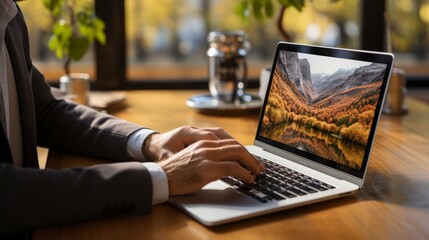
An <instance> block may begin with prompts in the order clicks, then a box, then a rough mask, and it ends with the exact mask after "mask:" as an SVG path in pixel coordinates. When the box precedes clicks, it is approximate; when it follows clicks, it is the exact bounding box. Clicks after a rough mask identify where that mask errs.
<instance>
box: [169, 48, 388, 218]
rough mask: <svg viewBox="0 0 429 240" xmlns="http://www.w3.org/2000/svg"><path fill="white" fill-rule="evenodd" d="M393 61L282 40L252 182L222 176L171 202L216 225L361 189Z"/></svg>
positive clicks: (256, 146)
mask: <svg viewBox="0 0 429 240" xmlns="http://www.w3.org/2000/svg"><path fill="white" fill-rule="evenodd" d="M393 61H394V56H393V55H392V54H389V53H381V52H369V51H359V50H351V49H339V48H331V47H322V46H313V45H303V44H295V43H288V42H280V43H278V45H277V48H276V53H275V57H274V61H273V65H272V68H271V69H272V71H271V76H270V80H269V83H268V87H267V90H266V94H265V99H264V101H263V105H262V109H261V114H260V117H259V124H258V129H257V130H256V137H255V141H254V145H251V146H246V148H247V149H248V151H249V152H250V153H252V154H253V155H255V157H256V158H258V159H259V160H260V161H263V163H264V164H265V166H266V171H265V173H264V174H263V175H261V176H258V177H257V180H256V183H255V184H251V185H250V184H246V183H244V182H243V181H240V179H236V178H233V177H224V178H222V179H221V180H218V181H214V182H212V183H209V184H208V185H206V186H205V187H204V188H202V189H201V190H200V191H198V192H196V193H194V194H191V195H186V196H179V197H172V198H171V199H170V202H171V203H172V204H173V205H175V206H177V207H179V208H180V209H182V210H184V211H185V212H186V213H188V214H189V215H190V216H192V217H193V218H194V219H196V220H197V221H198V222H200V223H202V224H203V225H206V226H216V225H221V224H225V223H230V222H235V221H238V220H243V219H246V218H250V217H255V216H260V215H264V214H268V213H272V212H277V211H282V210H286V209H290V208H295V207H298V206H303V205H307V204H312V203H316V202H321V201H325V200H329V199H335V198H339V197H342V196H347V195H350V194H353V193H354V192H356V191H357V190H359V189H360V188H361V187H362V185H363V183H364V178H365V173H366V171H367V167H368V160H369V158H370V153H371V148H372V144H373V142H374V137H375V132H376V128H377V123H378V120H379V117H380V113H381V109H382V104H383V100H384V96H385V93H386V89H387V86H388V81H389V78H390V74H391V70H392V64H393Z"/></svg>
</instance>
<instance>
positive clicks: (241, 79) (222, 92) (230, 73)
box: [207, 31, 250, 103]
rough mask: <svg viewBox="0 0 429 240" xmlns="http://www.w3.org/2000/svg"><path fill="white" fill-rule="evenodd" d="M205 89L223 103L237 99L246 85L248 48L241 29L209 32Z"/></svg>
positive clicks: (236, 100) (238, 99)
mask: <svg viewBox="0 0 429 240" xmlns="http://www.w3.org/2000/svg"><path fill="white" fill-rule="evenodd" d="M207 41H208V43H209V44H210V47H209V49H208V50H207V56H208V57H209V91H210V94H211V95H212V96H213V97H214V98H216V99H218V100H221V101H224V102H226V103H235V102H240V100H242V97H243V95H244V91H245V88H246V84H247V63H246V55H247V51H248V50H249V49H250V43H249V42H248V41H247V38H246V35H245V33H244V32H241V31H239V32H210V33H209V36H208V38H207Z"/></svg>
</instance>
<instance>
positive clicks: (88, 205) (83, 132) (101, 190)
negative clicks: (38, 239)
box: [0, 12, 152, 238]
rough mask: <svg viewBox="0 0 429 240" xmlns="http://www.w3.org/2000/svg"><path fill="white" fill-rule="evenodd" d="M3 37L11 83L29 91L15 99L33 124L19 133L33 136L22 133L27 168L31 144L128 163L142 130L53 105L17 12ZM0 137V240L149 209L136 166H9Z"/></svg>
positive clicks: (148, 186)
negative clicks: (129, 148) (129, 147)
mask: <svg viewBox="0 0 429 240" xmlns="http://www.w3.org/2000/svg"><path fill="white" fill-rule="evenodd" d="M7 33H8V34H9V35H8V36H7V37H8V38H7V39H6V41H7V43H8V50H11V51H10V54H11V61H13V66H14V70H15V80H16V81H17V82H22V83H30V84H31V86H28V84H21V85H22V86H24V87H26V86H28V89H27V88H26V89H20V90H21V92H25V93H26V94H25V95H23V94H21V95H20V96H23V97H21V98H20V101H22V103H24V104H20V107H22V106H25V108H24V109H25V111H22V112H24V113H25V115H21V118H24V119H27V122H29V121H28V119H36V120H35V122H36V124H34V121H33V120H31V121H30V122H31V123H32V124H27V125H28V126H27V125H26V126H25V128H26V129H25V130H27V128H31V129H30V130H31V131H25V132H26V133H28V134H27V135H24V136H23V138H28V139H31V141H28V142H29V144H28V145H29V146H27V148H28V149H30V150H31V151H32V152H31V154H27V155H29V156H30V157H31V161H33V162H35V164H31V166H36V165H37V156H36V154H35V149H36V138H37V144H38V145H41V146H45V147H48V148H50V149H52V150H57V151H64V152H70V153H77V154H85V155H90V156H95V157H101V158H108V159H112V160H117V161H125V160H129V158H128V156H127V154H126V143H127V138H128V136H129V135H130V134H131V133H132V132H133V131H135V130H137V129H139V128H141V127H140V126H138V125H136V124H133V123H130V122H126V121H124V120H120V119H118V118H115V117H112V116H109V115H106V114H101V113H99V112H96V111H94V110H91V109H89V108H86V107H84V106H79V105H76V104H74V103H71V102H67V101H64V100H57V99H55V98H54V97H53V95H52V94H51V90H50V87H49V86H48V84H47V83H46V82H45V79H44V77H43V75H42V74H41V73H39V71H38V70H37V69H36V68H35V67H34V66H33V65H32V63H31V60H30V57H29V49H28V35H27V32H26V26H25V23H24V20H23V18H22V15H21V13H20V12H19V13H18V14H17V16H16V17H15V19H14V20H12V21H11V22H10V24H9V26H8V29H7ZM12 50H13V51H12ZM17 86H18V85H17ZM21 120H22V119H21ZM36 130H37V134H36ZM36 135H37V136H36ZM1 137H3V138H2V139H0V140H1V141H0V143H2V146H1V147H0V149H1V150H2V152H1V156H2V157H7V158H8V159H0V238H1V236H2V235H4V234H14V233H20V232H23V231H27V230H30V229H33V228H35V227H38V226H49V225H56V224H63V223H71V222H77V221H87V220H93V219H100V218H105V217H111V216H118V215H123V214H127V215H129V214H144V213H148V212H150V211H151V209H152V182H151V177H150V173H149V172H148V170H147V169H146V168H145V167H144V166H143V165H142V164H141V163H139V162H121V163H116V164H106V165H98V166H94V167H88V168H77V169H64V170H48V169H47V170H39V169H37V168H19V167H14V166H13V165H12V164H10V163H12V161H11V156H10V154H6V153H8V151H7V150H8V146H4V145H6V141H7V140H5V138H4V136H0V138H1ZM33 139H34V141H33ZM3 150H5V151H6V153H3ZM33 152H34V154H33ZM33 159H34V160H33ZM24 162H26V161H25V159H24Z"/></svg>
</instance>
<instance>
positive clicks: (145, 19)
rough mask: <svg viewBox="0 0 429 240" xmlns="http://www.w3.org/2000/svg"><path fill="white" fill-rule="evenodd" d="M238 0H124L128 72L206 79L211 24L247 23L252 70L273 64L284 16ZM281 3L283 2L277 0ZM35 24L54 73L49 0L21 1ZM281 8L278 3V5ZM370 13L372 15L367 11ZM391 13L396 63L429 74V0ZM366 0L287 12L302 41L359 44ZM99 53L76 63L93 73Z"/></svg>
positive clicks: (37, 48)
mask: <svg viewBox="0 0 429 240" xmlns="http://www.w3.org/2000/svg"><path fill="white" fill-rule="evenodd" d="M239 2H240V1H239V0H232V1H231V0H157V1H153V0H128V1H125V9H126V10H125V11H126V26H125V28H126V35H127V36H126V38H127V64H128V69H127V78H128V80H129V81H142V82H144V81H145V80H159V81H162V80H169V81H171V80H178V81H186V80H205V79H207V75H208V74H207V56H206V50H207V48H208V45H207V41H206V38H207V35H208V33H209V32H210V31H228V30H244V31H245V32H246V33H247V35H248V39H249V40H250V42H251V43H252V49H251V50H250V51H249V54H248V63H249V66H250V67H249V75H250V77H251V78H258V76H259V73H260V69H261V68H262V67H265V66H268V65H270V64H271V61H272V58H273V54H274V50H275V45H276V43H277V42H278V41H280V40H282V39H281V37H280V35H279V33H278V31H277V28H276V21H277V19H276V18H277V17H276V16H274V17H273V18H272V19H266V20H265V21H263V22H257V21H256V20H254V19H250V21H249V22H248V23H245V22H243V21H242V19H241V18H240V17H239V16H237V15H235V13H234V7H235V6H236V5H237V4H238V3H239ZM273 2H274V3H275V2H277V1H273ZM19 5H20V6H21V8H22V9H23V12H24V15H25V17H26V19H27V23H28V27H29V31H30V42H31V43H30V44H31V55H32V58H33V61H34V63H35V65H36V66H37V67H38V68H40V69H41V70H42V71H43V72H44V73H45V75H46V76H47V78H48V79H49V80H54V81H56V80H57V79H58V78H59V77H60V76H61V75H62V68H61V64H62V63H61V62H60V61H58V60H57V59H56V58H55V56H54V55H53V54H52V53H51V52H50V51H49V49H48V48H47V41H48V38H49V32H50V31H49V29H50V27H51V24H52V23H51V20H50V16H49V13H48V12H47V11H46V10H44V8H43V6H42V0H27V1H24V2H20V3H19ZM275 9H278V8H275ZM363 16H365V14H363ZM386 16H387V18H388V19H389V25H390V30H391V43H392V49H393V52H394V53H395V55H396V64H397V65H398V66H400V67H403V68H404V69H405V70H406V72H407V73H408V74H412V75H426V76H428V75H429V56H428V55H429V52H428V51H429V50H428V49H429V0H387V14H386ZM360 17H361V13H360V1H359V0H342V1H339V2H337V3H331V2H330V1H329V0H318V1H307V5H306V7H305V8H304V9H303V11H302V12H299V11H297V10H295V9H292V8H290V9H288V10H287V13H286V17H285V18H284V19H283V21H284V25H285V26H286V30H287V31H288V33H289V34H290V35H291V36H292V40H293V41H295V42H300V43H308V44H321V45H327V46H336V47H347V48H359V42H360V41H359V37H360V29H361V28H360ZM93 59H94V56H93V53H92V52H91V53H89V54H88V55H87V56H85V58H84V60H82V61H80V62H78V63H76V64H74V65H73V68H76V69H72V70H76V71H79V70H81V71H85V72H89V73H90V74H94V66H93Z"/></svg>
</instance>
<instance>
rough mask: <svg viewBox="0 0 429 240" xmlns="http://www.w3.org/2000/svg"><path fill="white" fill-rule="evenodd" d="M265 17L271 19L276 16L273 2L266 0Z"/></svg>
mask: <svg viewBox="0 0 429 240" xmlns="http://www.w3.org/2000/svg"><path fill="white" fill-rule="evenodd" d="M265 15H266V16H267V17H269V18H271V17H272V16H273V15H274V6H273V2H272V1H271V0H266V3H265Z"/></svg>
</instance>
